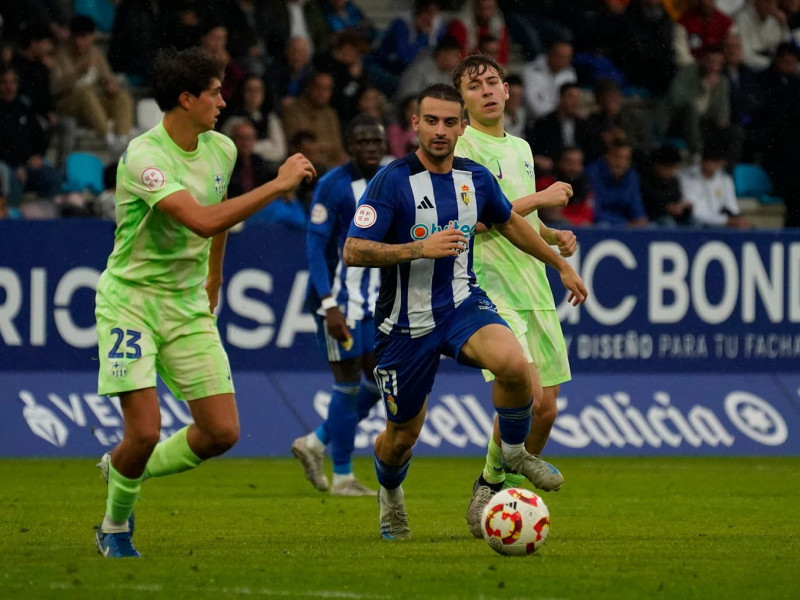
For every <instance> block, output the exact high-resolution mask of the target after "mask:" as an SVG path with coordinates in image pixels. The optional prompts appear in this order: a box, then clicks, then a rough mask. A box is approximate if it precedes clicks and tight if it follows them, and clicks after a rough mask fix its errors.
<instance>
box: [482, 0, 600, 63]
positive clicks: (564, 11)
mask: <svg viewBox="0 0 800 600" xmlns="http://www.w3.org/2000/svg"><path fill="white" fill-rule="evenodd" d="M498 4H499V6H500V10H501V11H502V14H503V17H504V20H505V23H506V26H507V27H508V30H509V36H510V38H511V41H513V42H516V44H518V45H519V46H520V48H521V50H522V53H523V55H524V57H525V59H526V60H533V59H534V58H536V57H537V56H539V55H540V54H544V53H545V52H546V50H547V48H549V47H550V46H552V45H553V43H554V42H556V41H557V40H568V41H571V40H572V38H573V35H572V33H573V26H576V25H578V23H579V22H580V21H582V19H583V17H584V13H585V12H586V10H591V11H593V12H594V11H596V10H597V6H596V5H597V4H598V3H597V2H596V1H595V0H571V1H570V2H563V1H561V2H559V1H558V0H526V1H525V2H520V1H519V0H499V1H498Z"/></svg>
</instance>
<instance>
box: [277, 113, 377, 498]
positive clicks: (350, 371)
mask: <svg viewBox="0 0 800 600" xmlns="http://www.w3.org/2000/svg"><path fill="white" fill-rule="evenodd" d="M345 142H346V144H347V150H348V152H349V153H350V155H351V156H352V157H353V159H352V160H351V161H349V162H347V163H345V164H343V165H341V166H339V167H336V168H335V169H333V170H332V171H330V172H328V173H327V174H326V175H325V176H324V177H322V178H321V179H320V180H319V183H318V184H317V187H316V189H315V190H314V198H313V200H312V202H311V213H310V217H309V223H308V228H307V235H306V257H307V259H308V266H309V275H310V277H309V288H308V296H307V307H308V309H309V310H310V311H311V312H313V313H315V317H316V321H317V340H318V343H319V346H320V348H322V350H323V352H324V354H325V358H326V360H327V361H328V364H329V365H330V367H331V371H333V377H334V384H333V392H332V394H331V401H330V405H329V406H328V417H327V419H325V421H323V423H322V424H320V425H319V427H317V429H316V430H315V431H312V432H311V433H309V434H307V435H304V436H301V437H299V438H297V439H296V440H294V442H293V443H292V453H293V454H294V455H295V456H296V457H297V458H298V459H300V461H301V462H302V463H303V467H304V469H305V473H306V478H307V479H308V480H309V481H311V483H312V484H313V485H314V487H315V488H317V489H318V490H320V491H326V490H328V489H329V487H330V490H331V494H333V495H335V496H374V495H375V491H374V490H371V489H369V488H367V487H365V486H364V485H362V484H361V482H359V481H358V480H357V479H356V478H355V476H354V475H353V468H352V461H351V457H352V454H353V446H354V438H355V434H356V428H357V426H358V422H359V421H360V420H361V419H362V418H364V417H365V416H367V414H369V411H370V409H371V408H372V407H373V406H374V405H375V403H376V402H377V401H378V399H379V398H380V393H379V392H378V388H377V386H376V385H375V380H374V378H373V376H372V371H373V369H374V368H375V325H374V322H373V313H374V311H375V299H376V297H377V295H378V285H379V283H380V274H379V272H378V270H377V269H365V268H364V267H348V266H347V265H345V264H344V263H343V262H342V260H341V253H342V247H343V246H344V241H345V238H346V237H347V231H348V229H349V227H350V223H351V222H352V221H353V215H354V214H355V212H356V203H357V202H358V200H359V198H361V195H362V194H363V193H364V190H365V189H366V187H367V183H368V182H369V181H370V179H372V177H373V176H374V175H375V173H376V172H377V171H378V169H379V168H380V163H381V159H382V158H383V154H384V151H385V148H386V132H385V131H384V128H383V125H382V124H381V123H380V121H378V119H376V118H375V117H373V116H370V115H366V114H362V115H358V116H357V117H355V118H354V119H353V120H352V121H351V122H350V123H349V124H348V127H347V131H346V133H345ZM362 373H364V375H366V379H364V380H363V381H362V377H361V374H362ZM328 444H330V447H331V458H332V459H333V485H332V486H329V484H328V478H327V477H326V476H325V474H324V473H323V469H322V465H323V459H324V451H325V446H326V445H328Z"/></svg>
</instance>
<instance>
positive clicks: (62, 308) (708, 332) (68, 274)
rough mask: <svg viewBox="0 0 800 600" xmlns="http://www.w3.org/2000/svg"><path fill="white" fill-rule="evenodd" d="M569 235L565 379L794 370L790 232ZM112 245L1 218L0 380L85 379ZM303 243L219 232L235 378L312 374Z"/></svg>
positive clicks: (265, 230) (248, 231)
mask: <svg viewBox="0 0 800 600" xmlns="http://www.w3.org/2000/svg"><path fill="white" fill-rule="evenodd" d="M577 233H578V239H579V243H580V246H579V250H578V252H577V253H576V255H575V256H574V257H573V258H572V259H570V260H571V261H572V264H573V266H574V267H575V268H576V270H577V271H578V272H579V273H580V275H581V276H582V277H583V280H584V282H585V283H586V286H587V289H588V290H589V292H590V297H589V300H588V301H587V302H586V304H585V305H583V306H580V307H572V306H569V305H568V304H567V302H566V296H565V294H564V291H563V287H561V284H560V282H559V281H558V280H557V277H555V279H554V280H553V281H552V287H553V290H554V294H555V297H556V303H557V305H558V312H559V317H560V319H561V323H562V327H563V330H564V334H565V337H566V339H567V343H568V347H569V354H570V363H571V365H572V368H573V371H574V372H576V373H587V372H594V373H609V372H620V373H623V372H632V371H634V372H640V373H652V372H741V371H743V370H744V371H749V372H750V371H765V372H789V373H791V372H798V371H800V232H796V231H792V232H789V231H775V232H741V233H737V232H728V231H724V230H713V231H712V230H698V231H672V230H669V231H667V230H649V231H627V230H608V229H605V230H580V231H578V232H577ZM112 236H113V226H112V225H111V224H110V223H107V222H95V221H74V220H72V221H70V220H66V221H46V222H0V371H4V370H11V371H14V370H17V371H20V370H26V371H31V370H59V371H65V370H66V371H69V370H75V371H91V370H93V369H94V365H95V361H96V356H95V348H96V332H95V330H94V288H95V286H96V282H97V278H98V277H99V274H100V272H101V271H102V269H103V267H104V265H105V260H106V257H107V256H108V253H109V251H110V249H111V246H112ZM303 243H304V240H303V234H302V233H300V232H295V231H288V230H285V229H283V228H281V227H279V226H271V225H247V226H246V227H245V228H244V230H243V231H242V232H240V233H235V234H231V235H230V236H229V242H228V250H227V254H226V259H225V271H226V274H225V277H226V281H225V284H224V286H223V290H222V293H221V307H220V310H219V328H220V333H221V334H222V338H223V340H224V342H225V344H226V348H227V349H228V353H229V355H230V358H231V363H232V365H233V367H234V369H238V370H255V371H261V370H274V369H284V370H289V369H290V370H296V369H308V370H317V369H323V368H325V363H324V361H323V359H322V357H321V356H320V354H319V352H318V351H317V350H316V345H315V339H314V334H313V332H314V320H313V317H312V315H311V314H309V313H308V312H306V311H305V310H304V307H303V299H304V295H305V291H306V286H307V282H308V271H307V269H306V265H305V254H304V247H303ZM550 271H551V273H550V275H551V276H555V273H554V272H552V270H550ZM445 368H447V367H445Z"/></svg>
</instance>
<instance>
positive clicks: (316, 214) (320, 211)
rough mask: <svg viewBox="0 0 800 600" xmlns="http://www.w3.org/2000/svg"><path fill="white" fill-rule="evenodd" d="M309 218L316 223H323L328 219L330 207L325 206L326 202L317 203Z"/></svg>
mask: <svg viewBox="0 0 800 600" xmlns="http://www.w3.org/2000/svg"><path fill="white" fill-rule="evenodd" d="M309 220H310V221H311V223H313V224H314V225H322V224H323V223H324V222H325V221H327V220H328V209H327V208H325V205H324V204H319V203H317V204H315V205H314V206H313V207H312V209H311V217H309Z"/></svg>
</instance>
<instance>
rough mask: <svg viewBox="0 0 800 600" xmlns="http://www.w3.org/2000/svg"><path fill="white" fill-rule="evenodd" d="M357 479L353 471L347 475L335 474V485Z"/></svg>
mask: <svg viewBox="0 0 800 600" xmlns="http://www.w3.org/2000/svg"><path fill="white" fill-rule="evenodd" d="M355 480H356V476H355V475H353V474H352V473H348V474H347V475H340V474H339V473H334V474H333V485H335V486H338V485H343V484H345V483H347V482H348V481H355Z"/></svg>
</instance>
